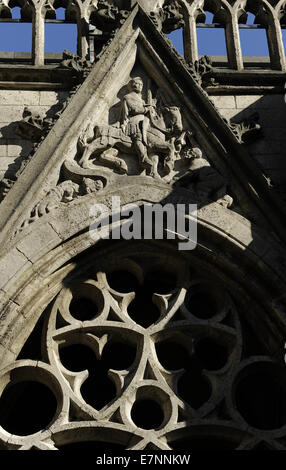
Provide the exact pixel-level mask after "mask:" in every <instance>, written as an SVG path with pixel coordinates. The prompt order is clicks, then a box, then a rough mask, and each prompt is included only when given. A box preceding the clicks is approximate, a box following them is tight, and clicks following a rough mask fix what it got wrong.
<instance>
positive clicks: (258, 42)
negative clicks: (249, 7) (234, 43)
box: [239, 12, 270, 66]
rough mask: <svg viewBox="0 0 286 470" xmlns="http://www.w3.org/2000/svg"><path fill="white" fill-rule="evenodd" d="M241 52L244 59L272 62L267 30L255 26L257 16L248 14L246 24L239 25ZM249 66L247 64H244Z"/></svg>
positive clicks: (258, 25)
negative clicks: (251, 58) (260, 58)
mask: <svg viewBox="0 0 286 470" xmlns="http://www.w3.org/2000/svg"><path fill="white" fill-rule="evenodd" d="M239 35H240V44H241V52H242V56H243V57H250V56H252V57H263V58H265V61H266V62H270V58H269V49H268V41H267V33H266V29H265V27H264V26H263V25H261V24H255V15H254V14H253V13H249V12H248V16H247V22H246V24H239ZM244 65H245V66H247V65H248V64H247V62H246V63H245V64H244Z"/></svg>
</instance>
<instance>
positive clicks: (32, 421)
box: [0, 380, 57, 436]
mask: <svg viewBox="0 0 286 470" xmlns="http://www.w3.org/2000/svg"><path fill="white" fill-rule="evenodd" d="M56 410H57V400H56V398H55V396H54V394H53V393H52V391H51V390H50V389H49V388H48V387H47V386H46V385H44V384H42V383H40V382H36V381H33V380H26V381H22V382H18V383H14V384H13V383H12V384H10V385H8V386H7V387H6V388H5V389H4V391H3V394H2V396H1V398H0V425H1V426H2V427H3V428H4V429H5V430H6V431H7V432H10V433H11V434H16V435H18V436H27V435H29V434H34V433H36V432H38V431H41V430H42V429H45V428H46V427H47V426H48V425H49V424H50V422H51V421H52V420H53V418H54V416H55V413H56Z"/></svg>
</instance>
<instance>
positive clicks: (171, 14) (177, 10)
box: [150, 0, 185, 34]
mask: <svg viewBox="0 0 286 470" xmlns="http://www.w3.org/2000/svg"><path fill="white" fill-rule="evenodd" d="M150 16H151V18H152V20H153V21H154V23H155V24H156V26H157V27H159V28H160V29H161V30H162V31H163V33H166V34H169V33H171V32H172V31H174V30H175V29H180V28H182V27H183V26H184V24H185V21H184V16H183V14H182V7H181V5H180V3H179V2H178V1H177V0H175V1H173V0H166V1H165V3H164V5H163V8H159V9H158V10H157V11H156V12H151V14H150Z"/></svg>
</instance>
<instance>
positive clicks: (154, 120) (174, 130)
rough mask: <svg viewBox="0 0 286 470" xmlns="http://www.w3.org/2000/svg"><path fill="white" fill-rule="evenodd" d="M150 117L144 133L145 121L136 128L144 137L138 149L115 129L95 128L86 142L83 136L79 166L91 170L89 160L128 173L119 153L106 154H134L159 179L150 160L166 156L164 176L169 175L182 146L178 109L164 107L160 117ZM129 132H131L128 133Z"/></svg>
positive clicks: (156, 163)
mask: <svg viewBox="0 0 286 470" xmlns="http://www.w3.org/2000/svg"><path fill="white" fill-rule="evenodd" d="M152 114H153V113H150V118H149V123H148V124H147V126H146V127H147V129H146V127H145V129H144V121H141V122H140V123H139V124H138V126H139V127H140V129H141V132H142V135H143V136H144V137H145V138H144V141H143V143H141V142H140V145H141V146H142V147H144V148H143V150H141V149H139V143H138V141H137V142H136V139H134V138H132V135H130V128H129V131H127V132H126V128H125V129H124V128H122V127H116V126H109V125H105V126H96V127H95V128H94V137H93V138H92V140H91V141H88V140H87V139H85V137H84V136H83V137H82V138H81V141H80V146H81V148H82V149H83V155H82V157H81V159H80V162H79V164H80V165H81V166H82V167H83V168H90V160H91V159H92V158H93V159H94V160H95V162H96V161H100V162H103V163H105V164H107V165H108V166H111V167H112V168H115V169H117V170H118V171H119V172H120V173H127V171H128V168H127V165H126V163H125V161H124V160H123V159H122V158H119V157H117V156H116V155H117V153H118V152H106V151H107V150H108V149H116V150H119V151H121V152H124V153H128V154H132V153H136V154H137V155H138V157H139V162H140V165H141V167H142V168H145V169H146V170H147V173H148V174H149V175H150V176H153V177H159V175H158V169H157V167H158V159H157V158H153V157H154V156H155V155H157V154H162V155H165V159H164V168H165V170H166V174H168V173H170V172H171V171H172V169H173V167H174V161H175V154H176V150H177V146H178V145H181V143H182V134H183V125H182V116H181V112H180V109H179V108H178V107H176V106H165V107H164V108H163V110H162V114H161V116H158V115H157V116H156V117H155V116H154V114H153V115H152ZM131 132H132V130H131ZM104 152H105V153H104Z"/></svg>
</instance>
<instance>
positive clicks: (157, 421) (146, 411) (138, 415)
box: [131, 399, 164, 429]
mask: <svg viewBox="0 0 286 470" xmlns="http://www.w3.org/2000/svg"><path fill="white" fill-rule="evenodd" d="M131 418H132V421H133V422H134V423H135V424H136V426H138V427H139V428H142V429H158V428H159V427H160V426H161V425H162V423H163V421H164V413H163V411H162V409H161V407H160V405H159V404H158V403H157V402H156V401H154V400H150V399H145V400H138V401H136V402H135V403H134V405H133V407H132V409H131Z"/></svg>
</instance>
